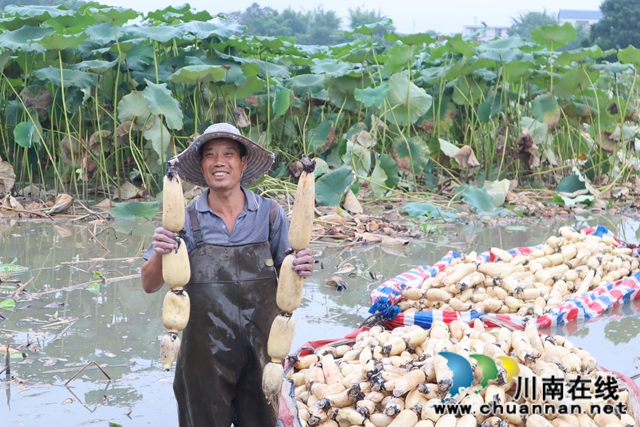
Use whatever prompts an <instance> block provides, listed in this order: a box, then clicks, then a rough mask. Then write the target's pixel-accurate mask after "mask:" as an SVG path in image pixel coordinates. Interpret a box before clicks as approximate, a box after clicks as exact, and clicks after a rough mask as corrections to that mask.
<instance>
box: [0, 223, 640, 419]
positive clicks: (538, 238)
mask: <svg viewBox="0 0 640 427" xmlns="http://www.w3.org/2000/svg"><path fill="white" fill-rule="evenodd" d="M522 224H523V225H522V226H517V227H514V226H510V227H485V226H482V225H473V224H469V225H465V224H456V225H450V224H447V225H444V226H442V227H440V226H438V227H434V229H433V232H432V233H431V234H428V235H426V236H425V237H424V238H423V239H421V240H420V241H416V242H411V243H410V244H409V245H408V247H404V248H401V249H395V248H394V249H393V250H390V249H387V248H382V247H380V246H378V245H369V246H341V245H339V244H335V243H323V244H313V246H312V249H313V250H314V254H315V258H316V260H317V261H318V263H317V264H316V270H315V272H314V276H313V277H312V278H311V279H308V280H307V281H306V284H305V291H304V299H303V303H302V306H301V307H300V308H299V309H298V310H297V311H296V313H295V314H294V316H295V318H296V322H297V329H296V335H295V338H294V343H293V348H299V347H300V346H301V345H302V344H304V343H305V342H306V341H310V340H316V339H326V338H337V337H341V336H344V335H345V334H346V333H348V332H350V331H352V330H353V329H355V328H357V327H358V326H359V325H360V324H361V323H362V321H363V320H364V319H366V318H367V317H368V316H369V314H368V309H369V298H368V296H369V292H370V291H371V290H373V289H375V288H376V287H377V286H378V285H380V284H381V283H382V282H383V281H384V280H386V279H388V278H391V277H393V276H395V275H397V274H400V273H402V272H404V271H407V270H409V269H410V268H412V267H414V266H416V265H425V264H433V263H435V262H437V261H438V260H439V259H440V258H441V257H442V256H443V255H444V254H445V253H446V252H447V251H448V250H456V251H461V252H469V251H472V250H475V251H478V252H482V251H484V250H486V249H487V248H489V247H491V246H497V247H502V248H511V247H514V246H530V245H536V244H539V243H541V242H542V241H543V240H546V239H547V237H548V236H550V235H551V234H554V233H555V231H556V230H557V229H558V227H560V226H561V225H566V224H569V225H573V226H574V227H577V228H582V227H585V226H588V225H591V226H593V225H597V224H602V225H604V226H606V227H608V228H609V229H610V230H612V231H614V232H615V233H616V234H617V235H618V236H619V237H620V238H621V239H622V240H625V241H628V242H634V243H635V242H636V232H637V231H638V227H639V225H640V224H639V223H638V222H637V221H636V220H635V219H633V218H630V217H625V216H616V217H613V216H604V217H603V216H600V217H578V218H572V219H567V220H550V219H544V220H542V219H541V220H527V221H526V222H525V221H523V222H522ZM155 227H156V224H155V223H153V222H146V223H131V222H114V223H109V224H96V225H94V224H90V223H89V224H87V223H82V224H75V223H56V224H55V225H52V224H51V223H45V222H14V221H10V220H7V219H2V220H0V248H1V249H0V263H10V262H12V261H13V260H14V259H15V263H16V264H17V265H21V266H25V267H28V268H29V270H28V271H26V272H23V273H16V274H13V275H12V279H19V280H20V281H22V282H27V281H29V280H31V281H30V282H29V284H28V285H27V287H26V289H25V291H26V292H28V293H29V294H30V295H32V297H33V298H32V299H31V300H28V298H24V294H23V298H21V299H20V300H19V301H18V302H17V304H16V308H15V310H13V311H7V310H0V315H3V316H5V317H6V320H3V321H2V320H0V347H4V346H7V345H8V346H9V347H12V348H17V347H19V346H23V347H26V346H27V344H29V346H28V349H23V350H22V351H23V352H24V354H26V356H27V358H26V359H24V360H23V358H22V356H20V355H17V356H18V357H17V358H12V359H11V375H15V376H16V377H18V378H19V379H20V380H14V381H12V382H9V383H7V382H4V381H2V382H0V396H1V395H4V398H3V397H0V419H1V420H2V425H3V426H13V425H18V426H47V427H58V426H60V427H62V426H64V427H68V426H80V425H91V424H95V425H99V426H109V424H110V423H116V424H120V425H122V426H141V425H163V426H170V425H177V414H176V406H175V399H174V397H173V390H172V381H173V380H172V376H173V372H169V373H165V372H162V369H161V368H162V366H161V364H160V361H159V355H158V344H159V339H160V337H161V336H162V334H163V333H164V328H163V326H162V321H161V308H162V302H163V298H164V292H157V293H155V294H152V295H148V294H145V293H144V292H143V291H142V289H141V287H140V279H139V276H138V274H139V269H140V266H141V265H142V263H143V260H142V258H140V255H141V254H142V253H143V251H144V249H146V247H147V246H148V245H149V243H150V241H151V238H150V236H151V235H152V233H153V230H154V228H155ZM93 235H97V238H98V240H99V241H100V242H101V243H102V245H104V247H105V248H106V249H108V252H107V251H106V250H105V248H103V247H102V246H101V245H100V244H98V243H96V242H95V241H94V240H92V236H93ZM349 265H351V266H352V267H353V271H352V272H351V273H350V274H347V273H344V274H342V276H343V278H344V280H345V282H346V283H347V285H348V289H347V290H346V291H342V292H339V291H337V290H335V289H333V288H329V287H327V286H325V282H326V280H327V279H328V278H329V277H331V276H332V275H334V273H335V272H336V271H338V270H345V269H349ZM102 279H104V281H102ZM2 285H3V286H2V288H1V289H0V300H2V299H4V298H6V297H8V296H10V295H11V293H12V292H13V287H12V286H9V285H7V284H6V283H3V284H2ZM638 312H640V303H638V304H628V305H627V306H622V307H619V308H616V309H615V310H613V311H612V312H609V313H607V314H606V315H605V316H603V317H601V318H599V319H597V320H596V321H593V322H591V323H588V324H585V325H577V324H570V325H568V326H565V327H563V328H558V330H554V331H552V332H553V333H559V334H564V335H571V336H572V341H573V342H574V343H575V344H577V345H579V346H582V347H583V348H585V349H587V350H589V351H590V352H592V354H593V355H594V356H595V357H596V358H597V359H598V361H599V362H600V364H601V365H602V366H604V367H607V368H609V369H614V370H617V371H619V372H621V373H623V374H625V375H628V376H631V375H634V374H636V373H637V372H640V371H639V369H638V368H639V367H640V362H637V361H636V360H635V359H636V357H637V356H640V354H639V352H638V349H639V340H638V339H637V338H636V337H637V335H638V334H639V333H640V315H639V314H637V313H638ZM0 319H2V318H1V317H0ZM2 360H4V359H2ZM92 361H93V362H95V363H96V364H97V365H99V366H100V367H101V368H102V369H103V370H104V373H103V372H101V370H100V369H98V368H97V367H96V365H95V364H90V362H92ZM87 364H90V365H89V366H88V367H87V368H86V369H85V370H83V371H82V372H80V373H79V374H78V375H76V376H75V378H74V379H73V380H72V381H71V382H69V383H68V386H65V383H67V381H68V380H70V379H71V378H72V377H74V375H75V374H76V373H77V372H78V371H79V370H80V369H81V368H82V367H84V366H86V365H87ZM3 366H4V363H0V369H1V367H3ZM105 374H106V375H108V376H109V377H110V378H111V381H109V380H107V378H106V376H105ZM2 379H3V380H4V379H5V374H2Z"/></svg>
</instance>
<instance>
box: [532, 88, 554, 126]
mask: <svg viewBox="0 0 640 427" xmlns="http://www.w3.org/2000/svg"><path fill="white" fill-rule="evenodd" d="M531 112H532V113H533V117H535V119H536V120H538V121H539V122H542V123H544V124H545V125H547V126H548V127H550V128H554V127H555V126H556V125H557V124H558V121H559V120H560V107H559V106H558V101H557V100H556V97H555V96H554V95H553V94H551V93H545V94H542V95H539V96H538V97H537V98H536V99H534V100H533V101H532V102H531Z"/></svg>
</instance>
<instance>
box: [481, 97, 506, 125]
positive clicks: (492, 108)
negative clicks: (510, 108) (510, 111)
mask: <svg viewBox="0 0 640 427" xmlns="http://www.w3.org/2000/svg"><path fill="white" fill-rule="evenodd" d="M504 107H505V100H504V99H502V96H501V94H500V93H497V94H494V95H492V96H490V97H489V99H487V100H486V101H484V102H483V103H482V104H480V105H479V106H478V119H479V120H480V123H489V121H490V120H491V117H493V116H495V115H496V114H498V113H500V112H501V111H502V110H504Z"/></svg>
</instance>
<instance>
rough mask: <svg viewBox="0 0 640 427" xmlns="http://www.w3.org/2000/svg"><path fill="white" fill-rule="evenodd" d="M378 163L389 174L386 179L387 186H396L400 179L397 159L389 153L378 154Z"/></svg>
mask: <svg viewBox="0 0 640 427" xmlns="http://www.w3.org/2000/svg"><path fill="white" fill-rule="evenodd" d="M378 164H379V165H380V167H381V168H382V170H384V174H385V175H386V176H387V180H386V181H385V185H386V186H387V188H395V186H396V185H398V182H399V181H400V173H399V172H398V164H397V163H396V161H395V160H393V157H391V156H390V155H388V154H380V155H379V156H378Z"/></svg>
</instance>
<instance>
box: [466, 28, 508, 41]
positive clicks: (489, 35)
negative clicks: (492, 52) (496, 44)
mask: <svg viewBox="0 0 640 427" xmlns="http://www.w3.org/2000/svg"><path fill="white" fill-rule="evenodd" d="M508 28H509V27H498V26H496V27H490V26H486V25H465V26H464V27H462V35H463V36H470V35H472V34H475V33H478V35H477V36H476V38H475V39H476V40H477V41H479V42H486V41H488V40H493V39H495V38H498V39H506V38H507V37H508V35H507V29H508ZM482 30H484V31H482Z"/></svg>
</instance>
